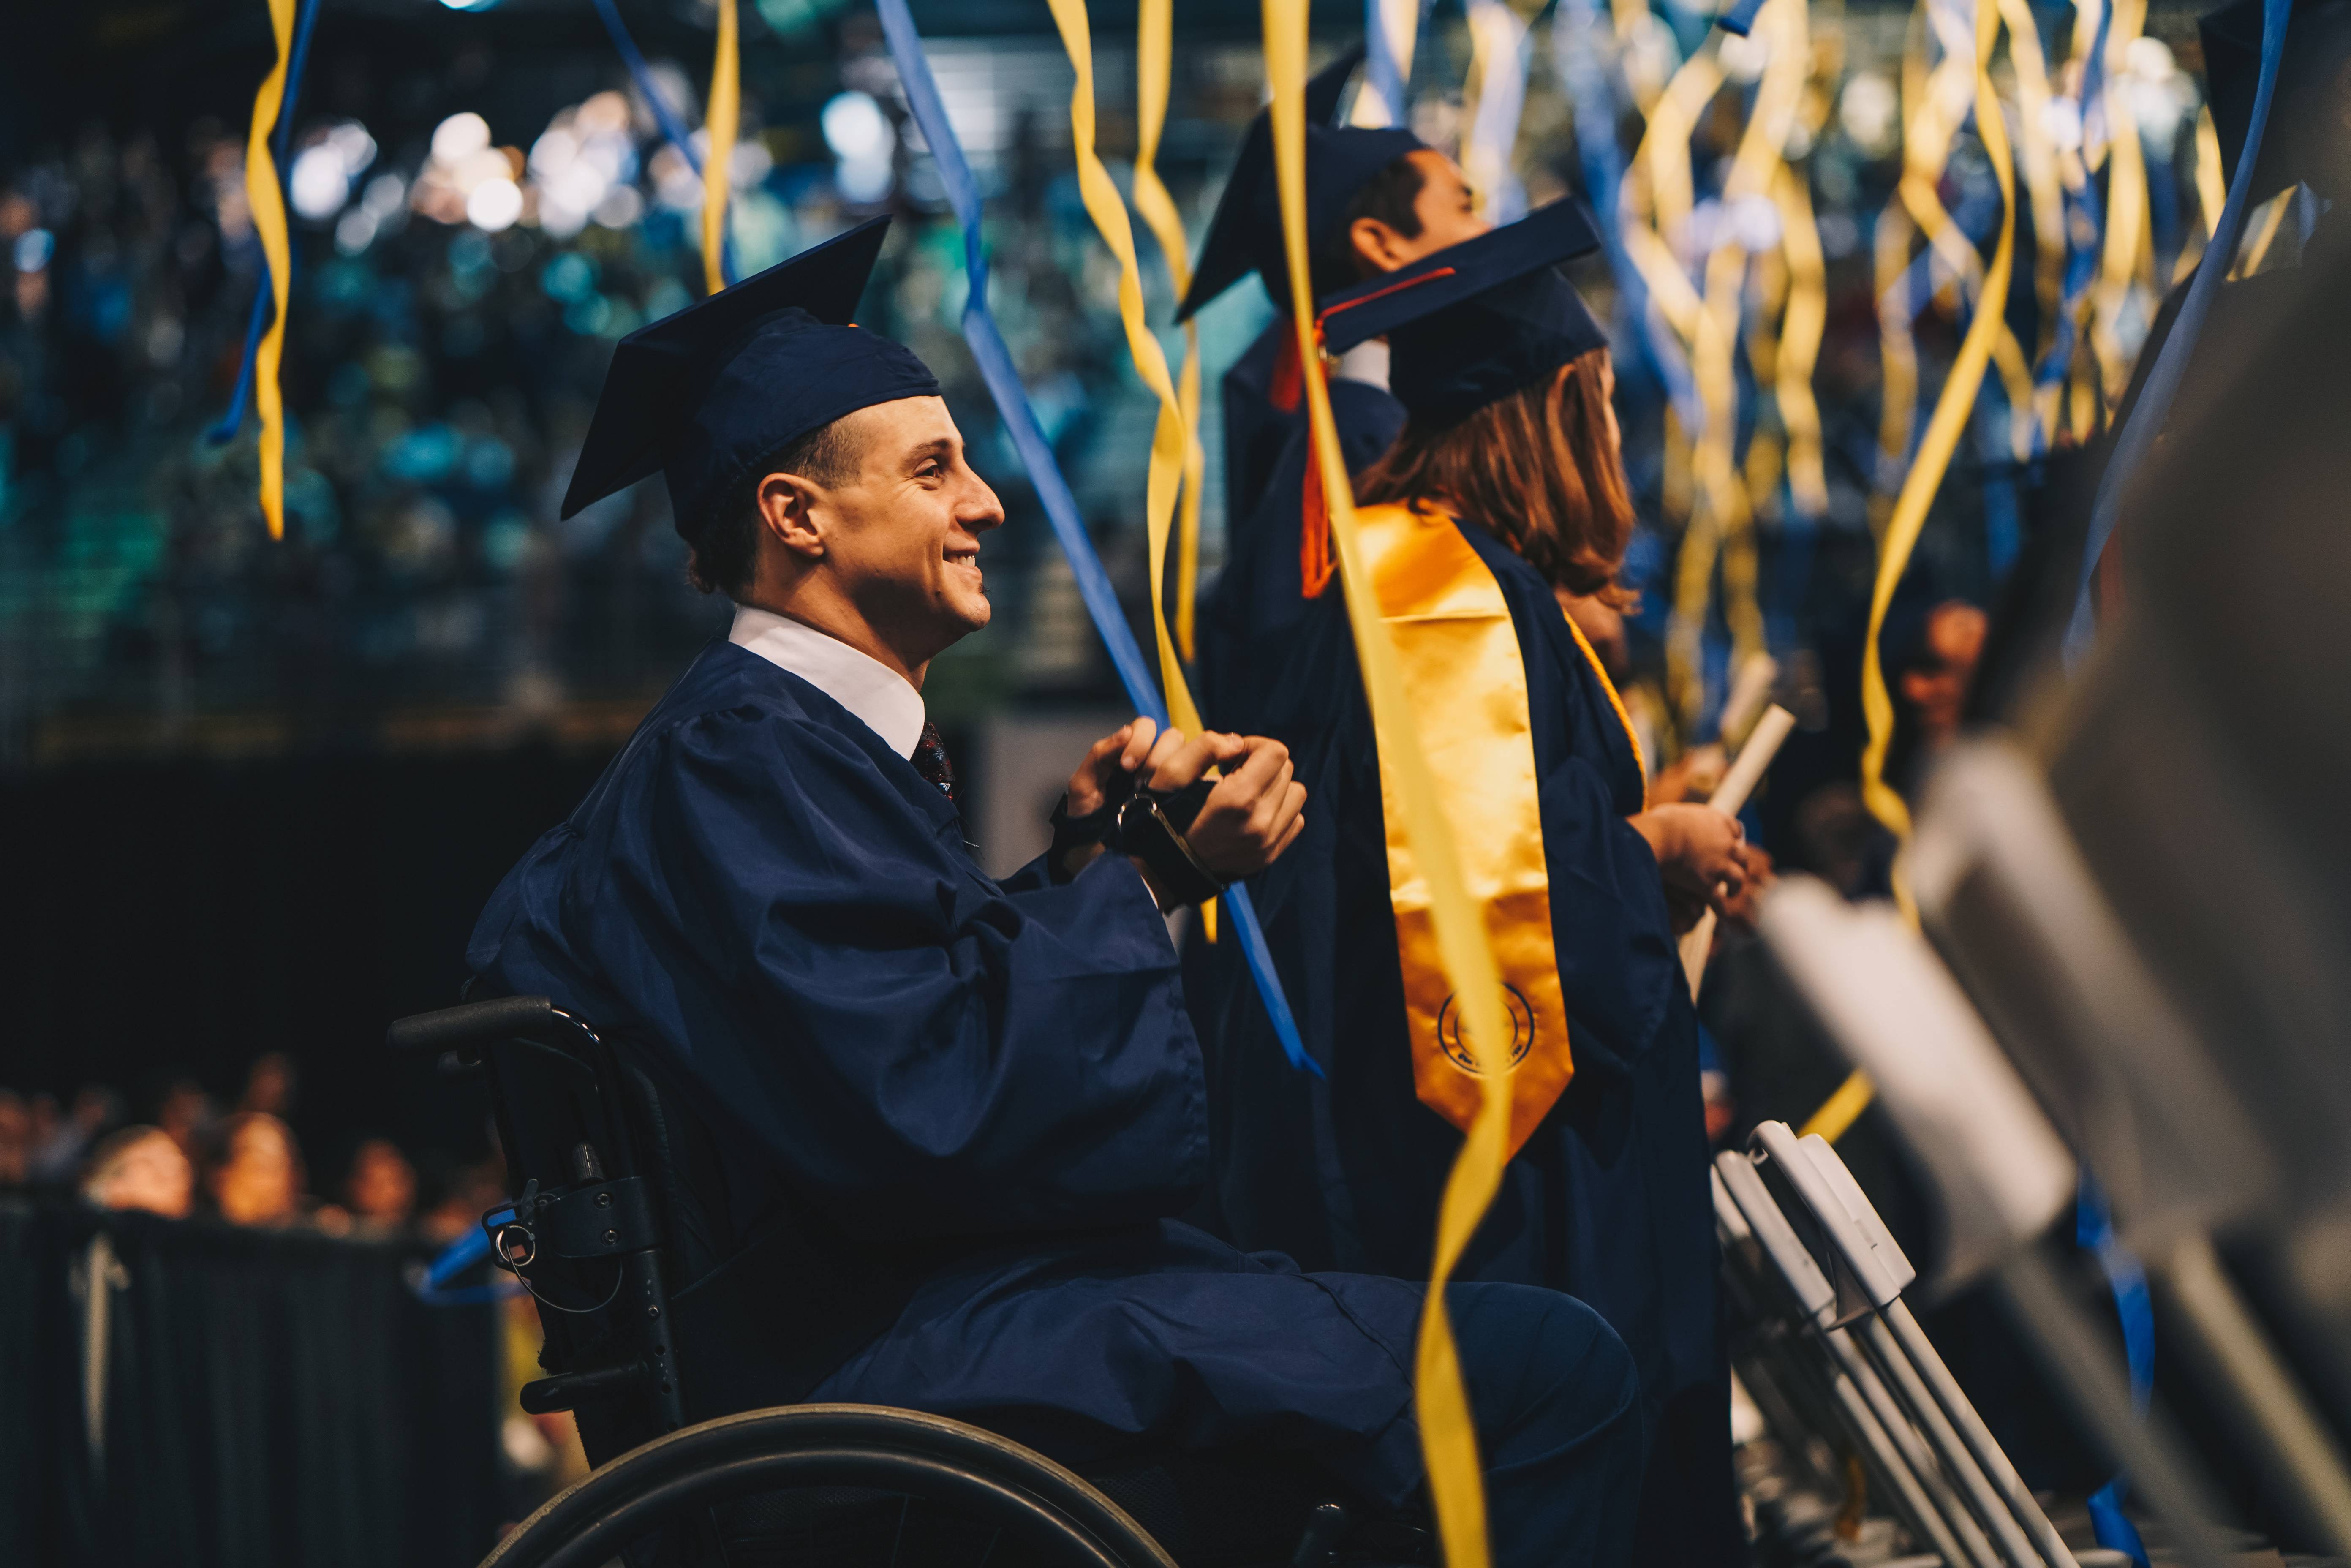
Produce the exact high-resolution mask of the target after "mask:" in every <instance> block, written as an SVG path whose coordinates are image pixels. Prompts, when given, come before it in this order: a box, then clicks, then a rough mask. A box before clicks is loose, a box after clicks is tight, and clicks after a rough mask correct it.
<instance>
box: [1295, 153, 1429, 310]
mask: <svg viewBox="0 0 2351 1568" xmlns="http://www.w3.org/2000/svg"><path fill="white" fill-rule="evenodd" d="M1426 183H1428V177H1427V175H1426V173H1425V172H1423V171H1422V169H1421V166H1420V165H1419V164H1417V163H1416V162H1413V158H1412V154H1411V153H1409V152H1406V153H1404V154H1402V155H1401V156H1399V157H1397V158H1396V159H1395V160H1394V161H1393V162H1388V163H1384V164H1383V165H1381V167H1380V172H1378V173H1376V174H1374V175H1373V176H1372V177H1371V178H1370V179H1368V180H1366V181H1364V185H1363V189H1361V190H1359V191H1357V192H1356V193H1354V195H1353V197H1352V198H1350V199H1349V201H1348V203H1347V210H1346V213H1345V214H1343V216H1341V218H1340V219H1339V226H1338V227H1337V228H1336V229H1335V230H1333V231H1332V233H1330V234H1328V235H1324V236H1323V237H1322V244H1321V245H1320V246H1316V247H1315V249H1314V253H1313V255H1312V256H1310V257H1309V258H1308V261H1307V269H1308V276H1309V277H1311V278H1312V280H1313V286H1314V297H1315V298H1317V299H1320V298H1322V296H1324V295H1325V294H1332V293H1336V292H1337V291H1338V290H1340V289H1342V288H1353V287H1354V286H1355V285H1356V284H1358V283H1361V282H1362V281H1363V280H1364V273H1365V270H1366V269H1365V267H1364V263H1363V258H1362V257H1361V256H1358V255H1357V254H1356V251H1355V225H1356V224H1357V223H1358V222H1360V221H1361V220H1363V219H1364V218H1376V219H1377V220H1379V221H1380V222H1381V223H1384V224H1385V225H1387V226H1388V227H1390V228H1392V229H1394V230H1395V232H1396V233H1398V234H1400V235H1404V237H1405V238H1406V239H1418V238H1419V237H1420V209H1419V208H1418V207H1417V206H1416V205H1415V203H1416V202H1418V201H1419V200H1420V190H1421V187H1422V186H1423V185H1425V184H1426Z"/></svg>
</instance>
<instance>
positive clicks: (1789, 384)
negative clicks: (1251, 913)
mask: <svg viewBox="0 0 2351 1568" xmlns="http://www.w3.org/2000/svg"><path fill="white" fill-rule="evenodd" d="M1771 200H1772V201H1773V202H1774V203H1775V204H1778V206H1779V208H1780V228H1781V233H1782V240H1781V245H1782V252H1783V253H1784V254H1785V256H1787V258H1788V309H1787V314H1786V316H1785V317H1783V318H1782V320H1781V323H1780V351H1779V353H1778V354H1777V355H1776V356H1775V361H1774V364H1773V371H1774V372H1775V376H1774V382H1773V387H1772V391H1773V394H1774V395H1775V396H1776V397H1777V399H1778V400H1779V404H1780V425H1781V428H1782V429H1783V430H1785V431H1786V432H1787V433H1788V487H1789V489H1790V490H1791V491H1792V492H1793V493H1794V495H1795V499H1796V507H1797V508H1798V509H1799V510H1800V511H1802V512H1803V513H1805V514H1806V515H1807V516H1810V517H1820V516H1823V514H1825V513H1826V512H1827V511H1828V509H1829V479H1828V469H1827V466H1826V465H1825V464H1824V462H1823V458H1822V454H1821V407H1820V403H1819V402H1817V401H1816V400H1815V399H1814V398H1813V367H1814V366H1815V365H1817V364H1818V363H1819V361H1820V353H1821V337H1822V334H1823V332H1825V331H1826V330H1827V329H1828V320H1829V309H1828V267H1827V264H1826V262H1825V261H1823V258H1822V256H1821V231H1820V226H1819V225H1818V224H1816V223H1814V222H1813V196H1812V192H1811V191H1810V190H1809V189H1808V188H1807V187H1806V183H1805V181H1804V178H1803V176H1802V175H1801V174H1799V173H1797V172H1795V171H1794V170H1792V169H1790V168H1789V167H1788V166H1787V165H1786V164H1784V163H1783V164H1782V165H1781V166H1780V172H1779V173H1778V174H1777V176H1775V177H1774V178H1773V180H1772V182H1771Z"/></svg>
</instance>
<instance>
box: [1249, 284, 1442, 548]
mask: <svg viewBox="0 0 2351 1568" xmlns="http://www.w3.org/2000/svg"><path fill="white" fill-rule="evenodd" d="M1290 341H1291V329H1290V318H1289V317H1287V316H1277V317H1275V318H1274V319H1273V321H1272V324H1271V325H1270V326H1268V327H1267V328H1266V329H1265V330H1264V331H1262V332H1260V333H1259V334H1258V336H1257V340H1256V341H1255V342H1253V343H1251V344H1250V345H1249V348H1248V349H1247V350H1245V351H1244V352H1243V353H1242V355H1241V357H1240V358H1239V359H1238V360H1236V361H1233V368H1232V369H1230V370H1228V371H1226V372H1225V375H1224V380H1223V382H1222V383H1221V386H1222V390H1223V396H1224V404H1225V408H1224V419H1225V519H1226V522H1225V531H1226V533H1227V535H1228V537H1229V536H1233V535H1238V533H1239V532H1240V529H1241V526H1242V525H1243V524H1244V523H1245V522H1246V521H1247V519H1249V517H1252V516H1254V515H1255V514H1256V512H1257V510H1258V508H1259V506H1260V505H1262V504H1263V502H1264V501H1265V498H1266V497H1268V496H1270V495H1277V494H1287V495H1290V496H1292V497H1295V496H1297V495H1298V494H1299V491H1298V488H1297V486H1298V482H1299V481H1298V479H1296V478H1284V477H1283V475H1284V474H1285V472H1286V470H1287V469H1288V468H1289V467H1290V461H1289V459H1290V445H1291V444H1292V439H1293V438H1294V437H1295V436H1296V435H1297V434H1298V433H1299V432H1300V431H1302V430H1304V429H1305V428H1306V407H1305V404H1304V403H1303V402H1300V401H1298V398H1299V394H1298V393H1296V392H1292V393H1291V394H1290V396H1291V402H1290V406H1289V407H1288V408H1282V407H1280V406H1279V405H1278V404H1277V403H1276V402H1275V401H1274V392H1275V388H1274V382H1275V380H1276V378H1277V375H1278V373H1279V369H1280V364H1281V361H1282V358H1283V355H1284V353H1285V351H1286V350H1287V346H1288V344H1289V343H1290ZM1330 384H1331V414H1332V421H1333V422H1334V423H1336V424H1337V425H1338V427H1339V444H1340V447H1341V449H1342V450H1343V451H1344V452H1345V453H1346V455H1347V472H1348V473H1350V474H1355V473H1360V472H1362V471H1363V470H1364V468H1365V467H1367V466H1369V465H1370V464H1371V462H1372V460H1373V459H1374V458H1375V457H1377V456H1378V455H1380V454H1381V453H1383V452H1384V451H1386V450H1387V448H1388V444H1389V443H1391V442H1393V441H1394V440H1395V437H1396V432H1398V431H1399V430H1402V429H1403V428H1404V405H1403V404H1402V403H1400V402H1396V400H1395V398H1393V397H1390V396H1389V395H1388V393H1387V392H1386V391H1385V390H1384V389H1383V388H1380V387H1375V386H1372V385H1370V384H1368V383H1366V382H1356V381H1348V380H1345V379H1343V378H1339V377H1333V378H1332V381H1331V383H1330ZM1342 388H1344V389H1347V390H1346V392H1342V390H1341V389H1342ZM1296 471H1297V474H1298V476H1300V477H1301V478H1302V477H1303V476H1304V473H1305V468H1304V465H1303V464H1300V465H1296ZM1296 505H1297V503H1296V502H1295V501H1293V502H1292V503H1291V506H1292V509H1293V510H1294V509H1295V508H1296Z"/></svg>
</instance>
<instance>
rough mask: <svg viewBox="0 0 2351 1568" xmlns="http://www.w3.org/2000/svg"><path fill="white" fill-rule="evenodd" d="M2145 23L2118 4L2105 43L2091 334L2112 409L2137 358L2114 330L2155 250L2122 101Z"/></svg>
mask: <svg viewBox="0 0 2351 1568" xmlns="http://www.w3.org/2000/svg"><path fill="white" fill-rule="evenodd" d="M2146 20H2147V0H2115V19H2114V26H2113V30H2112V32H2111V34H2110V35H2109V37H2108V39H2107V43H2106V70H2107V73H2108V74H2107V78H2106V115H2105V119H2106V136H2107V139H2108V140H2107V143H2106V146H2107V160H2108V167H2107V170H2106V243H2105V253H2104V255H2103V256H2101V257H2100V258H2099V266H2098V285H2097V290H2096V294H2095V299H2096V304H2097V319H2096V326H2095V330H2094V334H2093V341H2095V343H2096V344H2097V348H2098V359H2099V361H2100V363H2101V365H2102V366H2103V368H2104V369H2105V388H2104V391H2105V399H2106V402H2107V404H2108V405H2109V406H2111V405H2113V404H2114V403H2116V402H2120V401H2121V399H2122V395H2123V392H2125V391H2126V389H2127V388H2128V386H2129V384H2130V372H2131V365H2132V361H2133V356H2131V355H2130V354H2127V353H2125V352H2124V351H2123V346H2122V340H2121V339H2120V338H2118V337H2117V336H2116V331H2115V329H2116V325H2117V324H2118V322H2119V321H2120V319H2121V317H2122V314H2123V311H2124V308H2126V306H2127V305H2128V304H2129V302H2130V289H2131V283H2132V281H2133V280H2134V279H2135V278H2136V277H2137V275H2138V267H2139V252H2140V251H2141V250H2142V249H2151V248H2152V246H2153V235H2152V230H2151V227H2150V225H2151V222H2152V220H2151V218H2150V215H2149V214H2148V211H2147V159H2146V156H2145V154H2144V153H2143V152H2142V151H2141V150H2140V148H2139V144H2138V120H2137V118H2136V117H2135V116H2134V115H2133V114H2132V113H2131V108H2130V103H2129V100H2128V99H2126V98H2125V96H2124V89H2125V86H2126V83H2125V81H2124V79H2123V76H2122V73H2121V70H2120V67H2121V65H2122V63H2123V59H2124V56H2125V52H2126V50H2127V49H2128V48H2129V47H2130V45H2131V44H2132V43H2133V42H2134V41H2135V40H2137V37H2138V35H2139V29H2140V27H2141V26H2143V25H2144V23H2145V22H2146Z"/></svg>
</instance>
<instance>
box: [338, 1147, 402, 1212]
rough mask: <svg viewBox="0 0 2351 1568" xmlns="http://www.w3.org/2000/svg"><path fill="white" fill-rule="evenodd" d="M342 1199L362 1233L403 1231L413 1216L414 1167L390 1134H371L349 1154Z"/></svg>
mask: <svg viewBox="0 0 2351 1568" xmlns="http://www.w3.org/2000/svg"><path fill="white" fill-rule="evenodd" d="M343 1201H344V1203H345V1205H346V1206H347V1207H349V1209H350V1216H351V1220H352V1228H353V1229H354V1230H356V1231H357V1232H358V1233H360V1234H361V1235H375V1236H397V1235H402V1234H405V1233H406V1231H407V1230H408V1228H409V1227H410V1225H411V1224H412V1223H413V1222H414V1220H415V1218H416V1167H415V1166H413V1165H410V1164H409V1163H408V1156H407V1155H403V1154H402V1153H401V1152H400V1147H399V1145H396V1144H394V1143H393V1142H392V1140H391V1139H389V1138H370V1139H368V1140H366V1141H365V1142H364V1143H362V1144H360V1146H359V1148H358V1149H357V1150H355V1151H354V1152H353V1153H352V1155H351V1169H350V1176H348V1177H347V1178H346V1179H345V1181H344V1183H343Z"/></svg>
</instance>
